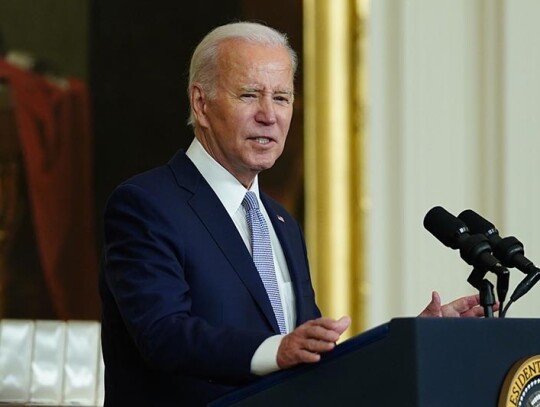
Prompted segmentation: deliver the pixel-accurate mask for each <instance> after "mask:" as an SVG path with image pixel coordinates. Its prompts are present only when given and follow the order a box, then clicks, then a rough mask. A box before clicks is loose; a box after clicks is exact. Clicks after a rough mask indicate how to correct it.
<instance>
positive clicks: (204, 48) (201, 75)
mask: <svg viewBox="0 0 540 407" xmlns="http://www.w3.org/2000/svg"><path fill="white" fill-rule="evenodd" d="M229 39H241V40H246V41H250V42H253V43H256V44H263V45H281V46H283V47H285V48H286V49H287V51H288V52H289V55H290V57H291V63H292V67H293V75H294V73H296V68H297V66H298V57H297V55H296V52H295V51H294V50H293V49H292V47H291V46H290V45H289V41H288V39H287V36H286V35H285V34H283V33H281V32H279V31H277V30H275V29H273V28H271V27H268V26H266V25H263V24H259V23H250V22H238V23H230V24H226V25H222V26H219V27H217V28H214V29H213V30H212V31H210V32H209V33H208V34H207V35H206V37H204V38H203V39H202V41H201V42H200V43H199V45H197V48H195V51H194V52H193V56H192V57H191V64H190V66H189V84H188V89H187V91H188V97H189V99H190V100H189V103H190V113H189V120H188V124H189V125H191V126H194V124H195V119H194V117H193V111H192V109H191V95H190V93H191V87H192V85H193V83H194V82H198V83H200V84H201V86H202V88H203V90H204V91H205V92H206V93H207V94H208V95H209V97H214V96H215V79H216V68H217V60H218V46H219V44H220V43H221V42H223V41H225V40H229Z"/></svg>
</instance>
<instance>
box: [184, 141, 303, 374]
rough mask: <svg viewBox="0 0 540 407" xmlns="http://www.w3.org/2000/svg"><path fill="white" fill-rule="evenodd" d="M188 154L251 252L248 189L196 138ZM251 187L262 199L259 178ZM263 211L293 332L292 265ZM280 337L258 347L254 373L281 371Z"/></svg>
mask: <svg viewBox="0 0 540 407" xmlns="http://www.w3.org/2000/svg"><path fill="white" fill-rule="evenodd" d="M186 155H187V156H188V157H189V159H190V160H191V161H192V162H193V164H195V167H197V169H198V170H199V172H200V173H201V174H202V176H203V177H204V179H205V180H206V182H208V184H209V185H210V187H211V188H212V189H213V190H214V192H215V193H216V195H217V196H218V198H219V200H220V201H221V203H222V204H223V206H224V207H225V210H226V211H227V213H228V214H229V216H230V217H231V219H232V220H233V222H234V224H235V226H236V228H237V229H238V232H239V233H240V235H241V236H242V239H243V240H244V243H245V245H246V247H247V249H248V250H249V252H250V253H251V233H250V231H249V226H248V224H247V220H246V210H245V209H244V207H243V206H242V201H243V199H244V196H245V195H246V192H247V191H248V190H247V189H246V188H245V187H244V186H243V185H242V184H241V183H240V182H239V181H238V180H237V179H236V178H235V177H234V176H233V175H232V174H231V173H230V172H228V171H227V170H226V169H225V168H224V167H222V166H221V165H220V164H219V163H218V162H217V161H215V160H214V159H213V158H212V157H211V156H210V154H208V152H207V151H206V150H205V149H204V147H203V146H202V145H201V143H199V141H198V140H197V139H196V138H194V139H193V142H192V143H191V145H190V146H189V148H188V150H187V151H186ZM249 190H250V191H252V192H254V193H255V195H256V196H257V199H259V202H260V197H259V182H258V177H255V179H254V181H253V184H252V185H251V188H250V189H249ZM260 210H261V212H262V214H263V216H264V218H265V220H266V223H267V225H268V231H269V232H270V241H271V245H272V252H273V256H274V268H275V271H276V279H277V283H278V287H279V292H280V297H281V303H282V306H283V312H284V315H285V324H286V327H287V332H291V331H292V330H293V329H294V326H295V321H296V308H295V298H294V289H293V286H292V282H291V277H290V274H289V268H288V267H287V261H286V259H285V255H284V254H283V249H282V247H281V244H280V242H279V239H278V237H277V235H276V232H275V230H274V227H273V225H272V222H271V221H270V218H269V216H268V213H267V212H266V208H265V207H264V205H262V204H261V205H260ZM281 339H282V335H275V336H272V337H270V338H268V339H266V340H265V341H264V342H263V343H262V344H261V345H260V346H259V348H258V349H257V350H256V351H255V354H254V355H253V358H252V359H251V372H252V373H254V374H257V375H263V374H267V373H270V372H273V371H276V370H279V367H278V365H277V362H276V356H277V350H278V347H279V344H280V343H281Z"/></svg>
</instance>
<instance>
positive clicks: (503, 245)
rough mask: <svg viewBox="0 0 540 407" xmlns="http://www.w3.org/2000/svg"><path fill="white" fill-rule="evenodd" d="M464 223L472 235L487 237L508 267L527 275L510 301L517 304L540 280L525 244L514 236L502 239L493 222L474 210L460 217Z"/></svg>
mask: <svg viewBox="0 0 540 407" xmlns="http://www.w3.org/2000/svg"><path fill="white" fill-rule="evenodd" d="M458 218H459V219H461V220H462V221H464V222H465V223H466V224H467V226H468V227H469V230H470V231H471V233H480V234H483V235H485V236H486V237H487V238H488V240H489V242H490V244H491V247H492V248H493V253H494V254H495V256H497V258H499V259H501V262H502V264H503V265H505V266H506V267H515V268H517V269H518V270H520V271H522V272H523V273H525V274H527V277H525V278H524V279H523V280H522V281H521V283H519V284H518V286H517V287H516V289H515V290H514V292H513V293H512V295H511V297H510V300H511V301H512V302H515V301H516V300H518V299H519V298H521V297H522V296H523V295H525V294H526V293H527V292H528V291H529V290H530V289H531V288H532V287H533V286H534V285H535V284H536V283H537V282H538V280H540V269H538V268H537V267H536V266H535V265H534V263H533V262H532V261H531V260H529V259H528V258H526V257H525V250H524V247H523V244H522V243H521V242H520V241H519V240H518V239H516V238H515V237H514V236H508V237H505V238H501V237H500V236H499V231H498V230H497V228H496V227H495V225H493V224H492V223H491V222H489V221H488V220H487V219H485V218H484V217H482V216H481V215H479V214H477V213H476V212H475V211H473V210H472V209H467V210H465V211H463V212H461V213H460V214H459V215H458Z"/></svg>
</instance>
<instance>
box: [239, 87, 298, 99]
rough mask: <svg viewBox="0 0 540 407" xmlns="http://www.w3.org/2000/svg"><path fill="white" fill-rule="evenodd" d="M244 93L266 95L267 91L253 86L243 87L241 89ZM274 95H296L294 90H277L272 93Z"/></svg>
mask: <svg viewBox="0 0 540 407" xmlns="http://www.w3.org/2000/svg"><path fill="white" fill-rule="evenodd" d="M240 89H241V90H242V91H244V92H257V93H265V91H264V90H263V89H261V88H260V87H259V86H254V85H253V86H252V85H246V86H242V87H241V88H240ZM270 93H272V94H273V95H276V94H285V95H290V96H292V95H294V91H293V90H286V89H277V90H275V91H273V92H270Z"/></svg>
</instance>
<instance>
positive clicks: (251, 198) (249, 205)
mask: <svg viewBox="0 0 540 407" xmlns="http://www.w3.org/2000/svg"><path fill="white" fill-rule="evenodd" d="M242 206H243V207H244V208H246V211H249V210H252V209H259V201H258V200H257V195H255V192H251V191H248V192H246V196H244V200H243V201H242Z"/></svg>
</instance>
